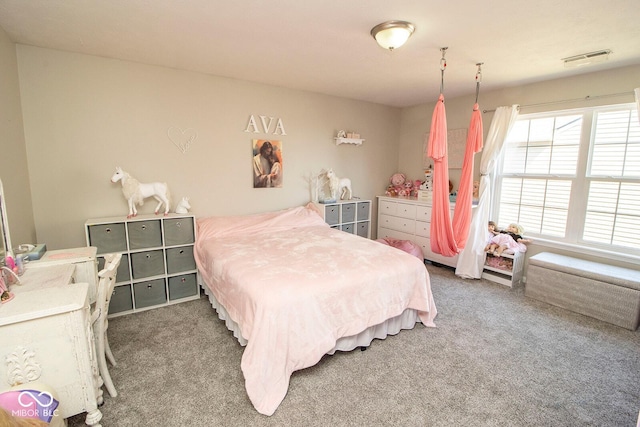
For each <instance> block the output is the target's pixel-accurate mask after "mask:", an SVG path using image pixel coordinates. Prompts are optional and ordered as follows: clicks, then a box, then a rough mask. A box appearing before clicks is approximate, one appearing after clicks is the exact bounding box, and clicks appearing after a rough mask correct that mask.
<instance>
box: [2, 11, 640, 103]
mask: <svg viewBox="0 0 640 427" xmlns="http://www.w3.org/2000/svg"><path fill="white" fill-rule="evenodd" d="M393 19H397V20H406V21H410V22H412V23H413V24H415V26H416V31H415V33H414V34H413V36H412V37H411V38H410V39H409V41H408V42H407V44H406V45H405V46H403V47H401V48H399V49H397V50H395V51H393V52H389V51H386V50H384V49H382V48H381V47H379V46H378V45H377V44H376V42H375V40H374V39H373V38H372V37H371V35H370V30H371V28H372V27H374V26H375V25H376V24H379V23H381V22H384V21H387V20H393ZM0 26H1V27H2V28H3V29H4V30H5V32H6V33H7V34H8V36H9V37H10V38H11V40H13V41H14V42H15V43H19V44H25V45H32V46H40V47H45V48H51V49H59V50H64V51H70V52H79V53H85V54H90V55H97V56H102V57H107V58H117V59H123V60H127V61H135V62H141V63H145V64H154V65H160V66H164V67H171V68H176V69H183V70H191V71H196V72H201V73H206V74H212V75H217V76H224V77H232V78H236V79H242V80H249V81H254V82H259V83H265V84H270V85H276V86H282V87H287V88H293V89H300V90H306V91H311V92H317V93H322V94H327V95H335V96H342V97H346V98H352V99H357V100H363V101H370V102H374V103H379V104H385V105H390V106H396V107H406V106H412V105H417V104H421V103H426V102H434V101H435V100H436V99H437V97H438V94H439V91H440V83H441V73H440V58H441V51H440V48H442V47H448V49H447V51H446V60H447V68H446V71H445V72H444V94H445V96H446V97H449V98H451V97H458V96H463V95H469V96H470V98H471V99H473V97H474V94H475V89H476V85H475V76H476V72H477V66H476V63H478V62H483V63H484V65H482V83H481V93H482V91H483V90H496V89H500V88H503V87H509V86H517V85H520V84H526V83H533V82H537V81H542V80H548V79H555V78H561V77H566V76H571V75H576V74H583V73H589V72H593V71H598V70H605V69H611V68H617V67H622V66H627V65H632V64H640V4H639V3H638V0H580V1H575V0H574V1H564V2H562V1H558V0H535V1H532V0H492V1H491V2H480V1H478V0H474V1H472V0H457V1H437V2H436V1H429V0H366V1H364V0H231V1H230V0H188V1H180V0H0ZM601 49H611V50H612V52H613V53H612V54H611V55H610V58H609V60H608V61H606V62H603V63H600V64H595V65H588V66H583V67H579V68H572V69H569V68H565V67H564V65H563V62H562V60H561V58H565V57H569V56H573V55H578V54H582V53H587V52H592V51H597V50H601Z"/></svg>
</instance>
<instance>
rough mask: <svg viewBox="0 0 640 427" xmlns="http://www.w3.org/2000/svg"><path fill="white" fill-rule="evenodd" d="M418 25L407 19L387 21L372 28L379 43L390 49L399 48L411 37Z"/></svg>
mask: <svg viewBox="0 0 640 427" xmlns="http://www.w3.org/2000/svg"><path fill="white" fill-rule="evenodd" d="M415 30H416V27H415V26H414V25H413V24H412V23H410V22H407V21H387V22H383V23H382V24H378V25H376V26H375V27H373V28H372V29H371V35H372V36H373V38H374V39H376V41H377V42H378V44H379V45H380V46H381V47H383V48H385V49H389V50H393V49H397V48H399V47H400V46H402V45H403V44H405V43H406V41H407V40H408V39H409V37H411V34H413V32H414V31H415Z"/></svg>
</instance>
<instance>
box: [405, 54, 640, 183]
mask: <svg viewBox="0 0 640 427" xmlns="http://www.w3.org/2000/svg"><path fill="white" fill-rule="evenodd" d="M638 76H640V65H636V66H631V67H624V68H618V69H615V70H610V71H601V72H597V73H590V74H583V75H580V76H576V77H570V78H564V79H556V80H548V81H545V82H541V83H535V84H529V85H522V86H517V87H512V88H507V89H503V90H497V91H492V92H486V91H483V89H482V87H481V88H480V96H479V100H478V104H479V105H480V109H481V110H495V108H496V107H500V106H506V105H514V104H518V105H522V106H527V105H532V104H539V103H547V102H551V101H560V100H573V99H584V98H585V97H586V96H590V97H594V96H599V95H609V94H617V93H628V94H627V95H624V96H618V97H607V98H600V99H593V100H585V101H576V102H569V103H559V104H555V105H542V106H531V107H523V108H522V109H521V110H520V111H521V113H523V114H526V113H534V112H538V111H545V110H549V109H558V110H564V109H569V108H579V107H585V106H597V105H607V104H618V103H625V102H633V101H634V97H633V89H634V88H636V87H638V86H640V77H638ZM483 78H484V79H485V81H486V80H487V79H489V78H490V76H489V75H488V74H487V73H485V74H484V76H483ZM433 84H439V82H433ZM474 101H475V94H473V95H469V96H467V97H459V98H452V99H446V89H445V106H446V111H447V125H448V128H449V130H451V129H461V128H464V129H467V128H468V127H469V121H470V120H471V111H472V108H473V103H474ZM434 106H435V102H434V103H430V104H421V105H417V106H414V107H410V108H405V109H403V110H402V115H401V127H400V138H399V161H398V171H400V172H404V173H405V174H407V175H408V176H410V177H411V178H413V179H421V178H422V174H423V166H422V157H420V156H417V155H416V153H421V152H422V147H423V139H424V135H425V133H427V132H429V127H430V126H431V116H432V114H433V109H434ZM492 119H493V112H487V113H483V114H482V120H483V125H484V136H485V138H486V136H487V133H488V131H489V127H490V125H491V120H492ZM480 157H481V153H479V154H476V165H477V164H479V160H480ZM474 173H475V176H476V177H478V176H479V173H478V170H477V167H476V168H475V170H474ZM450 177H451V180H452V181H453V182H454V185H455V189H457V188H458V184H459V179H460V170H455V169H452V170H450Z"/></svg>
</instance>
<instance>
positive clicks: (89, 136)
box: [17, 45, 400, 249]
mask: <svg viewBox="0 0 640 427" xmlns="http://www.w3.org/2000/svg"><path fill="white" fill-rule="evenodd" d="M17 56H18V65H19V73H20V94H21V96H22V108H23V118H24V128H25V140H26V149H27V155H28V160H29V177H30V183H31V192H32V199H33V215H34V218H35V224H36V230H37V239H38V242H41V243H47V246H48V247H49V248H51V249H55V248H62V247H73V246H84V245H85V244H86V243H85V237H84V222H85V221H86V220H87V219H88V218H100V217H108V216H116V215H125V214H126V213H127V206H126V204H125V201H124V198H123V196H122V192H121V186H120V185H119V184H112V183H111V182H110V181H109V179H110V177H111V175H112V174H113V172H114V170H115V167H116V166H120V167H122V168H123V169H124V170H125V171H127V172H129V173H130V174H131V175H132V176H134V177H135V178H137V179H138V180H140V181H141V182H152V181H164V182H167V183H168V185H169V187H170V189H171V193H172V196H173V199H174V201H176V200H179V199H180V198H181V197H183V196H189V197H190V201H191V205H192V208H193V209H192V211H193V212H194V213H195V214H196V215H197V216H209V215H230V214H249V213H254V212H260V211H267V210H276V209H283V208H287V207H291V206H297V205H302V204H305V203H307V202H308V201H309V200H310V191H309V183H308V177H309V176H310V175H311V174H314V173H318V172H319V171H320V169H322V168H328V167H332V168H333V169H334V170H335V172H336V174H337V175H338V176H340V177H344V176H346V177H349V178H350V179H351V180H352V183H353V189H354V194H355V195H356V196H358V197H360V198H363V199H365V198H366V199H372V198H374V197H375V196H376V195H378V194H381V193H382V192H383V191H384V189H385V188H386V184H387V180H388V177H389V176H390V175H391V174H392V173H393V172H394V171H395V169H396V166H397V164H398V150H397V143H396V141H397V135H398V134H399V130H400V110H399V109H396V108H391V107H386V106H382V105H377V104H371V103H365V102H359V101H352V100H347V99H343V98H337V97H330V96H325V95H319V94H314V93H308V92H302V91H294V90H289V89H284V88H279V87H273V86H267V85H261V84H254V83H249V82H245V81H239V80H234V79H228V78H221V77H215V76H210V75H204V74H198V73H192V72H186V71H181V70H175V69H168V68H162V67H156V66H150V65H143V64H138V63H132V62H125V61H119V60H112V59H106V58H99V57H94V56H88V55H82V54H74V53H68V52H61V51H55V50H50V49H42V48H35V47H30V46H24V45H18V46H17ZM256 72H259V69H258V68H257V69H256ZM251 115H254V116H255V118H256V120H257V123H258V126H259V127H260V128H261V127H262V125H261V123H260V119H259V117H258V116H260V115H266V116H270V117H274V124H275V121H276V120H277V119H280V120H282V124H283V125H284V129H285V131H286V135H285V136H282V135H273V128H272V129H270V130H269V132H267V133H264V132H262V131H261V132H260V133H257V134H256V133H249V132H245V130H246V129H247V125H248V121H249V117H250V116H251ZM172 127H174V128H181V129H186V128H192V129H195V131H196V132H197V139H195V140H194V142H193V143H192V144H191V145H190V147H189V149H188V150H187V151H186V152H185V153H184V154H183V153H182V152H181V151H180V150H179V149H178V147H176V146H175V145H174V144H173V143H172V141H171V140H170V139H169V137H168V130H169V129H170V128H172ZM341 129H345V130H354V131H357V132H359V133H360V134H361V135H362V137H363V138H365V139H366V141H365V142H364V144H363V145H361V146H354V145H340V146H336V145H335V142H334V140H333V138H334V137H335V135H336V132H337V131H338V130H341ZM261 130H262V129H261ZM252 138H271V139H279V140H282V141H283V154H284V161H283V169H284V187H283V188H281V189H253V188H252V187H253V185H252V182H253V181H252V169H251V167H252V163H251V160H252V145H251V140H252ZM154 206H155V203H152V200H150V201H148V202H147V203H145V205H144V206H143V207H142V208H141V210H140V212H142V213H150V212H153V208H154ZM374 230H375V228H374Z"/></svg>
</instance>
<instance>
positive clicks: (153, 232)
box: [127, 219, 162, 250]
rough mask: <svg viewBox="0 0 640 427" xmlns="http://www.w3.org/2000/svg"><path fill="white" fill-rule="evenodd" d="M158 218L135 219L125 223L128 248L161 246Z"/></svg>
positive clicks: (160, 230)
mask: <svg viewBox="0 0 640 427" xmlns="http://www.w3.org/2000/svg"><path fill="white" fill-rule="evenodd" d="M160 227H161V226H160V220H159V219H155V220H150V221H135V222H129V223H127V230H128V232H129V249H131V250H135V249H146V248H157V247H158V246H162V229H161V228H160Z"/></svg>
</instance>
